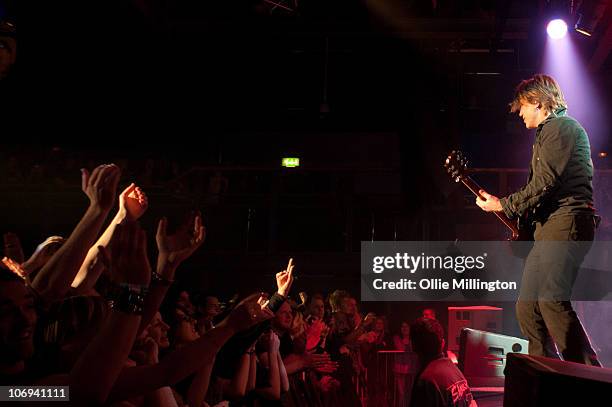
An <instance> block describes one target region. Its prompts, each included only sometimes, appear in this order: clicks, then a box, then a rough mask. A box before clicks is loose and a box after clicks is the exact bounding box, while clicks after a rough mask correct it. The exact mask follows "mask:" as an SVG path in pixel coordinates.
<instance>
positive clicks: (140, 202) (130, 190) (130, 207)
mask: <svg viewBox="0 0 612 407" xmlns="http://www.w3.org/2000/svg"><path fill="white" fill-rule="evenodd" d="M148 207H149V200H148V198H147V195H146V194H145V193H144V192H143V191H142V190H141V189H140V188H139V187H137V186H136V184H134V183H133V182H132V183H131V184H130V185H129V186H128V187H127V188H125V189H124V190H123V192H121V193H120V194H119V213H120V214H121V215H125V217H126V219H127V220H131V221H134V220H138V219H139V218H140V217H141V216H142V215H143V214H144V213H145V212H146V211H147V208H148Z"/></svg>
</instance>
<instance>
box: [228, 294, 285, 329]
mask: <svg viewBox="0 0 612 407" xmlns="http://www.w3.org/2000/svg"><path fill="white" fill-rule="evenodd" d="M262 303H263V302H262V298H261V294H259V293H255V294H251V295H249V296H248V297H247V298H245V299H244V300H242V301H240V303H239V304H238V305H236V307H235V308H234V309H233V310H232V312H231V313H230V314H229V315H228V317H227V318H226V319H225V320H224V321H223V323H226V324H228V325H229V326H230V327H232V328H233V329H234V330H235V331H236V332H240V331H244V330H246V329H248V328H250V327H251V326H253V325H256V324H258V323H260V322H263V321H265V320H267V319H270V318H273V317H274V313H272V311H270V310H269V309H268V308H267V307H265V306H262V305H261V304H262Z"/></svg>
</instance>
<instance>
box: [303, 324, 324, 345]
mask: <svg viewBox="0 0 612 407" xmlns="http://www.w3.org/2000/svg"><path fill="white" fill-rule="evenodd" d="M326 328H327V326H326V325H325V322H323V321H322V320H320V319H318V318H313V320H312V323H311V324H310V325H307V326H306V349H313V348H314V347H315V346H317V344H318V343H319V342H320V341H321V336H322V335H323V330H324V329H326Z"/></svg>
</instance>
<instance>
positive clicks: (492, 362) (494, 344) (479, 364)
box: [459, 328, 528, 387]
mask: <svg viewBox="0 0 612 407" xmlns="http://www.w3.org/2000/svg"><path fill="white" fill-rule="evenodd" d="M459 342H460V348H459V369H461V371H462V372H463V374H464V376H465V378H466V379H467V381H468V384H469V385H470V386H471V387H503V386H504V368H505V367H506V355H508V353H512V352H519V353H527V347H528V342H527V341H526V340H525V339H520V338H515V337H513V336H507V335H501V334H497V333H492V332H486V331H479V330H476V329H470V328H463V329H462V330H461V337H460V341H459Z"/></svg>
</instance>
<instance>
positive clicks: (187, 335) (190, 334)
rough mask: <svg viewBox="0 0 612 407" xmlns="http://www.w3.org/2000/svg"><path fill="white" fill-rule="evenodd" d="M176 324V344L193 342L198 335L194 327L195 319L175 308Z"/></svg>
mask: <svg viewBox="0 0 612 407" xmlns="http://www.w3.org/2000/svg"><path fill="white" fill-rule="evenodd" d="M176 313H177V320H178V322H177V325H176V327H175V331H174V341H175V344H176V345H181V344H184V343H189V342H193V341H195V340H196V339H198V338H199V337H200V335H199V334H198V331H197V329H196V320H195V319H193V317H191V316H189V315H187V314H185V313H184V312H183V311H182V310H180V309H177V310H176Z"/></svg>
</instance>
